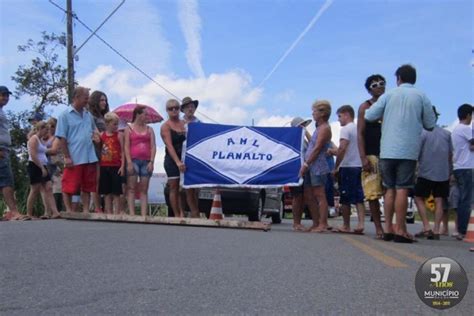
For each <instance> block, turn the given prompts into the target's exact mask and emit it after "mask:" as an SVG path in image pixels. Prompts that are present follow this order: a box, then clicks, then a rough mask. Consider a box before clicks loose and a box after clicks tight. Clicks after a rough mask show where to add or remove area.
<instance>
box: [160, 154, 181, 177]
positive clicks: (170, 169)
mask: <svg viewBox="0 0 474 316" xmlns="http://www.w3.org/2000/svg"><path fill="white" fill-rule="evenodd" d="M163 166H164V167H165V171H166V176H167V177H168V179H179V168H178V165H176V163H175V162H174V160H173V158H171V157H170V156H169V155H165V161H164V163H163Z"/></svg>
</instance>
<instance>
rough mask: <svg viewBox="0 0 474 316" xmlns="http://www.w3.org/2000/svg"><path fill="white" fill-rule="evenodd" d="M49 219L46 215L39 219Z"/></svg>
mask: <svg viewBox="0 0 474 316" xmlns="http://www.w3.org/2000/svg"><path fill="white" fill-rule="evenodd" d="M49 218H50V217H49V216H48V215H41V216H40V219H49Z"/></svg>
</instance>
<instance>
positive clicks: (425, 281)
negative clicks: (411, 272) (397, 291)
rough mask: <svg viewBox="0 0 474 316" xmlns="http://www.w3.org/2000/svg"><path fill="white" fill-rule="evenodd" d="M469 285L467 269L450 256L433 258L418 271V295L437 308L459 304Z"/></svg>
mask: <svg viewBox="0 0 474 316" xmlns="http://www.w3.org/2000/svg"><path fill="white" fill-rule="evenodd" d="M467 286H468V279H467V275H466V271H464V269H463V267H462V266H461V265H460V264H459V263H458V262H456V261H455V260H453V259H450V258H446V257H436V258H431V259H429V260H427V261H426V262H425V263H423V264H422V265H421V267H420V268H419V269H418V272H417V273H416V278H415V288H416V292H417V294H418V297H419V298H420V299H421V300H422V301H423V303H425V304H426V305H428V306H430V307H433V308H435V309H447V308H450V307H453V306H455V305H457V304H459V303H460V302H461V301H462V299H463V297H464V295H465V294H466V291H467Z"/></svg>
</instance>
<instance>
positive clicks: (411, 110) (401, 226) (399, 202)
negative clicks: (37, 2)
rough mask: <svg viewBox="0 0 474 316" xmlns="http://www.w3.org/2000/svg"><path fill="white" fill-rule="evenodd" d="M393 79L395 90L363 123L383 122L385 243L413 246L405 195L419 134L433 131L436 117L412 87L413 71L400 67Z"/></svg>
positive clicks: (418, 143) (372, 109) (414, 71)
mask: <svg viewBox="0 0 474 316" xmlns="http://www.w3.org/2000/svg"><path fill="white" fill-rule="evenodd" d="M395 76H396V77H397V86H398V87H397V88H395V89H392V90H390V91H388V92H386V93H384V94H383V95H382V96H380V98H379V99H378V100H377V102H375V104H374V105H372V106H371V107H370V108H369V109H368V110H367V111H366V112H365V119H366V120H367V121H370V122H373V121H377V120H380V119H382V118H383V122H382V139H381V141H380V163H379V167H380V171H381V173H382V181H383V185H384V187H385V188H386V191H385V198H384V212H385V232H384V240H386V241H391V240H393V241H395V242H400V243H412V242H413V241H414V240H413V236H411V235H410V234H408V232H407V227H406V223H405V218H406V213H407V208H408V192H409V190H410V189H412V188H413V186H414V177H415V168H416V160H417V159H418V154H419V152H420V137H421V131H422V130H423V128H424V129H427V130H432V129H433V128H434V127H435V124H436V117H435V115H434V113H433V109H432V106H431V102H430V100H429V99H428V97H427V96H426V95H425V94H424V93H423V92H421V91H420V90H418V89H417V88H415V86H414V84H415V82H416V69H415V68H414V67H413V66H411V65H402V66H400V67H399V68H398V69H397V70H396V72H395ZM394 211H395V213H396V215H397V216H396V218H397V225H396V226H395V227H394V226H393V223H392V221H393V214H394Z"/></svg>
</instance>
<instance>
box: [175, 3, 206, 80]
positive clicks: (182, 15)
mask: <svg viewBox="0 0 474 316" xmlns="http://www.w3.org/2000/svg"><path fill="white" fill-rule="evenodd" d="M178 18H179V24H180V25H181V29H182V31H183V33H184V38H185V39H186V43H187V45H188V47H187V49H186V59H187V62H188V65H189V68H191V71H192V72H193V74H194V75H195V76H197V77H200V78H202V77H204V70H203V69H202V65H201V18H200V16H199V14H198V4H197V1H196V0H180V1H179V2H178Z"/></svg>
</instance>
